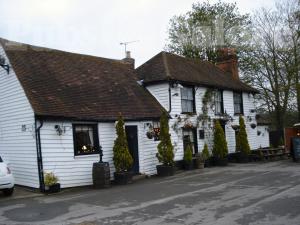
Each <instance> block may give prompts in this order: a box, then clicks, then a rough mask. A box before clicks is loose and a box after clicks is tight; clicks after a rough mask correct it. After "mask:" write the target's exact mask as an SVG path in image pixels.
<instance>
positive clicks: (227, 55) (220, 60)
mask: <svg viewBox="0 0 300 225" xmlns="http://www.w3.org/2000/svg"><path fill="white" fill-rule="evenodd" d="M216 66H217V67H219V68H220V69H221V70H223V71H224V72H228V73H230V74H231V75H232V77H233V78H234V79H236V80H239V79H240V78H239V71H238V59H237V55H236V51H235V49H233V48H221V49H219V50H218V52H217V62H216Z"/></svg>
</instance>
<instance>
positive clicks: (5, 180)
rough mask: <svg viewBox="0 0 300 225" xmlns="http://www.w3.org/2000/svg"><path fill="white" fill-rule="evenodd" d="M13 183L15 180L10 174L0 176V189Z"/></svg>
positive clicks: (9, 186)
mask: <svg viewBox="0 0 300 225" xmlns="http://www.w3.org/2000/svg"><path fill="white" fill-rule="evenodd" d="M14 185H15V181H14V178H13V176H12V175H11V174H9V175H6V176H4V177H0V190H1V189H7V188H13V187H14Z"/></svg>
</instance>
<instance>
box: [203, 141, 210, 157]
mask: <svg viewBox="0 0 300 225" xmlns="http://www.w3.org/2000/svg"><path fill="white" fill-rule="evenodd" d="M209 156H210V154H209V151H208V146H207V144H206V143H205V144H204V148H203V150H202V157H203V159H204V160H207V159H208V158H209Z"/></svg>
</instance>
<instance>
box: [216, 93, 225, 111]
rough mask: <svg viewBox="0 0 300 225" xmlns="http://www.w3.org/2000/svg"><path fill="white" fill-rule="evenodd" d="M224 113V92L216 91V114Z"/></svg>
mask: <svg viewBox="0 0 300 225" xmlns="http://www.w3.org/2000/svg"><path fill="white" fill-rule="evenodd" d="M222 113H223V99H222V92H221V91H216V92H215V114H216V115H218V114H222Z"/></svg>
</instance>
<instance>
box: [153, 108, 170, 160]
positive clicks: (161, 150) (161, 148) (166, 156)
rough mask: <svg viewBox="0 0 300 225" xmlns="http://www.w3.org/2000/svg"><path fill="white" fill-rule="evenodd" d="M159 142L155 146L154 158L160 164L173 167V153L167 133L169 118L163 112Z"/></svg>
mask: <svg viewBox="0 0 300 225" xmlns="http://www.w3.org/2000/svg"><path fill="white" fill-rule="evenodd" d="M159 137H160V142H159V144H158V145H157V150H158V153H157V154H156V157H157V159H158V161H159V162H160V163H163V164H164V165H167V166H172V165H174V152H173V145H172V142H171V137H170V133H169V118H168V114H167V112H163V114H162V115H161V117H160V134H159Z"/></svg>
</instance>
